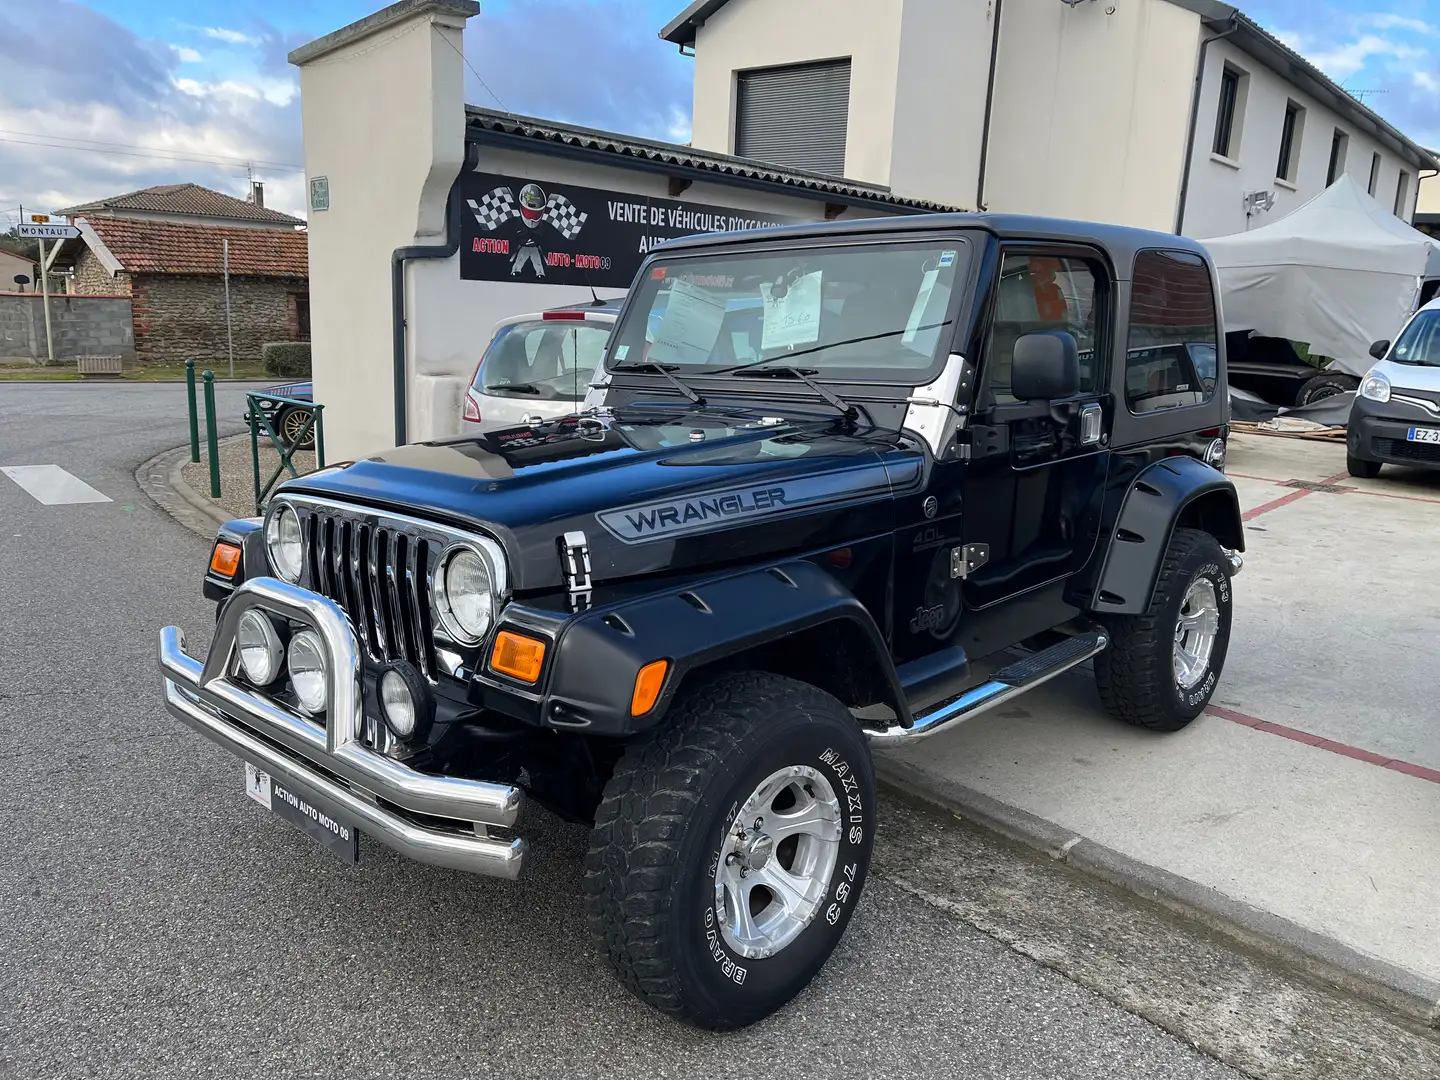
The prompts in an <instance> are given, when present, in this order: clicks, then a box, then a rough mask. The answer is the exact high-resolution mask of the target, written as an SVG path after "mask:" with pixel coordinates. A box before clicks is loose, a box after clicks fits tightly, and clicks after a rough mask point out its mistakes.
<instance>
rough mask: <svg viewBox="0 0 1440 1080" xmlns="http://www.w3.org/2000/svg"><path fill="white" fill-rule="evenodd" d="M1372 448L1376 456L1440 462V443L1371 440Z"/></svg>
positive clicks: (1383, 439)
mask: <svg viewBox="0 0 1440 1080" xmlns="http://www.w3.org/2000/svg"><path fill="white" fill-rule="evenodd" d="M1370 449H1371V453H1373V454H1374V455H1375V456H1376V457H1382V458H1392V459H1396V460H1400V461H1424V462H1440V443H1420V442H1410V441H1408V440H1406V439H1385V438H1380V437H1378V436H1377V437H1376V438H1374V439H1371V440H1370Z"/></svg>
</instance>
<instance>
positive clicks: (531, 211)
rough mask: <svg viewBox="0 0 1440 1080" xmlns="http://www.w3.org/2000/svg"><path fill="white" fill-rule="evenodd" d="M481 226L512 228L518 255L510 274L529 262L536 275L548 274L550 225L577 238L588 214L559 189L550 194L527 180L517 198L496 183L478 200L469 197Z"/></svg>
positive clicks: (497, 229) (494, 230) (496, 229)
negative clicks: (545, 248) (542, 246)
mask: <svg viewBox="0 0 1440 1080" xmlns="http://www.w3.org/2000/svg"><path fill="white" fill-rule="evenodd" d="M465 201H466V202H467V203H468V204H469V206H470V212H471V213H472V214H474V215H475V220H476V221H477V222H479V224H480V227H481V228H482V229H485V230H486V231H487V232H491V233H503V232H510V233H511V234H512V239H513V240H514V245H513V246H514V249H515V258H514V261H513V262H511V264H510V276H511V277H516V276H519V274H520V271H521V270H522V269H524V268H525V267H526V266H528V267H529V268H530V269H531V270H533V271H534V273H535V276H536V277H537V278H541V279H543V278H544V277H545V257H544V253H543V252H542V251H541V250H540V241H541V240H542V239H543V237H544V230H543V229H542V228H541V226H542V225H548V226H550V227H551V228H553V229H554V230H555V231H556V232H558V233H559V234H560V235H561V236H563V237H564V238H565V239H566V240H574V239H575V238H576V237H577V236H579V235H580V230H581V229H583V228H584V227H585V219H586V218H587V217H588V216H589V215H587V214H586V213H585V212H584V211H582V210H581V209H579V207H577V206H576V205H575V204H574V203H572V202H571V201H570V200H569V199H567V198H566V197H565V196H564V195H561V194H560V193H559V192H558V191H557V192H553V193H551V194H549V195H547V194H545V189H544V188H542V187H541V186H540V185H539V184H526V185H525V186H524V187H522V188H521V189H520V196H519V198H518V199H517V198H516V197H515V196H514V195H513V194H512V193H511V191H510V189H509V188H508V187H497V188H495V189H494V190H493V191H489V192H486V193H485V195H483V196H482V197H481V198H480V199H479V200H476V199H466V200H465Z"/></svg>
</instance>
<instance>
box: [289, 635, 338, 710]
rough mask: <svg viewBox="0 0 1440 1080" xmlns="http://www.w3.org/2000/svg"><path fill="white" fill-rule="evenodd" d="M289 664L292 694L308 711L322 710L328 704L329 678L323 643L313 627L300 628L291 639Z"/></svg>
mask: <svg viewBox="0 0 1440 1080" xmlns="http://www.w3.org/2000/svg"><path fill="white" fill-rule="evenodd" d="M285 659H286V661H287V662H288V663H289V665H290V684H291V685H292V686H293V687H294V688H295V698H296V700H298V701H299V702H300V707H301V708H302V709H304V710H305V711H306V712H307V713H312V714H313V713H320V712H324V711H325V706H326V705H328V704H329V700H328V699H329V696H330V686H329V683H330V679H329V677H328V672H327V671H326V668H325V646H324V644H323V643H322V642H321V641H320V635H319V634H317V633H316V632H315V631H314V630H301V631H300V632H299V633H298V634H296V635H295V636H294V637H293V638H291V639H290V649H289V651H288V652H287V654H286V657H285Z"/></svg>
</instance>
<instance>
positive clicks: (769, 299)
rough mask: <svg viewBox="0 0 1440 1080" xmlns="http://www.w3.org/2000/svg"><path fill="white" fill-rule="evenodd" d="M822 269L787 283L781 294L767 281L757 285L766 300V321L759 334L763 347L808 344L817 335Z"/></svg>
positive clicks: (817, 337)
mask: <svg viewBox="0 0 1440 1080" xmlns="http://www.w3.org/2000/svg"><path fill="white" fill-rule="evenodd" d="M820 285H821V272H820V271H819V270H815V271H813V272H811V273H809V274H805V275H804V276H803V277H800V278H797V279H796V280H795V281H792V282H791V283H790V286H789V288H787V289H786V290H785V292H784V295H782V296H776V295H774V293H773V291H772V287H771V285H770V283H769V282H766V283H764V284H762V285H761V286H760V295H761V296H762V297H763V298H764V300H765V324H764V327H763V329H762V330H761V334H760V348H761V349H763V350H766V351H768V350H770V349H784V348H787V347H789V346H791V345H808V344H810V342H812V341H817V340H819V338H820V307H821V288H820Z"/></svg>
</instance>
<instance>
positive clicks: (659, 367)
mask: <svg viewBox="0 0 1440 1080" xmlns="http://www.w3.org/2000/svg"><path fill="white" fill-rule="evenodd" d="M610 370H611V371H658V372H659V373H660V374H661V375H664V376H665V378H667V379H669V380H670V385H672V386H673V387H675V389H676V390H679V391H680V393H682V394H684V395H685V396H686V397H687V398H689V399H690V400H691V401H693V402H694V403H695V404H696V405H704V404H705V399H704V398H703V397H701V396H700V395H699V394H697V393H696V392H695V391H694V390H692V389H690V387H688V386H686V385H685V384H684V383H683V382H681V381H680V380H679V379H677V378H676V377H675V376H674V375H672V374H671V372H672V371H674V370H675V365H674V364H657V363H656V362H655V361H654V360H646V361H644V362H643V363H638V364H616V365H615V366H614V367H612V368H611V369H610Z"/></svg>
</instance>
